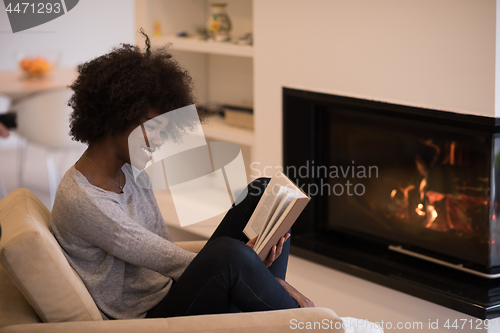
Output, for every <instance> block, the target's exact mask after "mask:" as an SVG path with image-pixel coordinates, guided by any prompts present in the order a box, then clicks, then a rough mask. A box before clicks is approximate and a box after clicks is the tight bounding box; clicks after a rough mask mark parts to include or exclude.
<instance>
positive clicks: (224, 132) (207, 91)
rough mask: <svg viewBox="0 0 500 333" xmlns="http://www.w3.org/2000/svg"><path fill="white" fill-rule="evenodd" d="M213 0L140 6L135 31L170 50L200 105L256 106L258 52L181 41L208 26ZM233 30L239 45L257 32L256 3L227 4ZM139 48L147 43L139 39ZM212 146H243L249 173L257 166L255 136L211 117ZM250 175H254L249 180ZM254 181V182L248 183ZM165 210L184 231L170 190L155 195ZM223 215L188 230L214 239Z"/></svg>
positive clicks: (143, 1)
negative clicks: (255, 58)
mask: <svg viewBox="0 0 500 333" xmlns="http://www.w3.org/2000/svg"><path fill="white" fill-rule="evenodd" d="M215 2H217V1H215V0H214V1H211V0H136V27H137V29H136V30H138V29H139V28H141V27H142V28H144V30H145V31H146V33H147V34H148V35H149V36H150V37H151V44H152V46H153V47H164V46H165V45H167V44H170V49H171V51H172V53H173V55H174V57H175V58H176V59H177V60H178V61H179V63H180V64H181V65H182V66H183V67H184V68H186V69H187V70H188V71H189V73H190V75H191V77H192V78H193V81H194V93H195V95H196V98H197V100H198V103H200V104H206V103H217V104H236V105H249V104H253V55H254V48H253V46H249V45H238V44H235V43H227V42H223V43H220V42H209V41H202V40H199V39H198V38H196V37H176V34H177V33H179V32H181V31H185V32H187V33H188V34H189V35H190V36H194V35H195V31H196V28H198V27H200V26H205V24H206V21H207V19H208V16H209V12H210V4H211V3H215ZM224 2H225V3H227V5H228V6H227V12H228V15H229V16H230V18H231V20H232V24H233V30H232V35H233V37H234V39H236V38H238V37H240V36H242V35H244V34H245V33H248V32H251V31H252V30H253V19H252V0H225V1H224ZM155 22H159V23H160V26H161V33H162V36H161V37H153V36H154V33H153V26H154V23H155ZM137 43H138V45H141V44H143V43H144V41H143V38H142V37H141V36H139V35H138V39H137ZM203 131H204V133H205V136H206V138H207V140H208V141H225V142H233V143H236V144H238V145H239V146H240V148H241V151H242V153H243V158H244V160H245V165H246V168H247V174H249V172H250V164H251V162H252V160H253V158H252V149H253V145H254V133H253V131H252V130H247V129H243V128H238V127H234V126H229V125H227V124H226V123H225V122H224V119H223V118H221V117H210V118H208V119H207V121H206V123H205V124H204V125H203ZM249 175H250V174H249ZM249 180H251V178H250V177H249ZM155 196H156V199H157V201H158V204H159V206H160V210H161V212H162V215H163V217H164V219H165V222H166V223H167V224H168V225H171V226H174V227H178V228H179V227H180V224H179V221H178V219H177V215H176V213H175V207H174V205H173V200H172V197H171V195H170V192H169V191H168V190H155ZM222 217H223V215H220V216H216V217H214V218H212V219H210V220H207V221H205V222H202V223H197V224H195V225H192V226H188V227H184V228H182V229H183V230H186V231H189V232H191V233H194V234H197V235H201V236H203V237H209V236H210V235H211V234H212V232H213V231H214V230H215V228H216V227H217V225H218V224H219V222H220V220H221V219H222Z"/></svg>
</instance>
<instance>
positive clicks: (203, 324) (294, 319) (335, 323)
mask: <svg viewBox="0 0 500 333" xmlns="http://www.w3.org/2000/svg"><path fill="white" fill-rule="evenodd" d="M315 322H316V323H319V324H316V328H317V330H318V331H321V332H338V333H344V329H343V328H342V319H340V318H339V317H338V316H337V315H336V314H335V312H333V311H332V310H330V309H327V308H303V309H289V310H276V311H265V312H246V313H237V314H218V315H204V316H187V317H174V318H161V319H131V320H107V321H86V322H82V321H80V322H67V323H50V324H42V323H40V324H23V325H14V326H7V327H4V328H2V329H1V330H0V333H22V332H23V333H24V332H30V333H49V332H50V333H66V332H74V333H87V332H88V333H111V332H121V333H136V332H137V333H142V332H150V333H159V332H161V333H180V332H211V333H232V332H242V333H255V332H259V333H266V332H269V333H280V332H290V331H293V330H294V329H293V327H294V325H295V324H294V323H297V325H299V323H312V325H314V323H315ZM295 329H298V327H296V328H295ZM307 331H310V330H307Z"/></svg>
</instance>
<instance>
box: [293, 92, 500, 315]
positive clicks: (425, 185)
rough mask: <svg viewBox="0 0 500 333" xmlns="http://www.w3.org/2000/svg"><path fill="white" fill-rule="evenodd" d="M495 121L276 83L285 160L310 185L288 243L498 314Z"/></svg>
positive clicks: (414, 290) (349, 268)
mask: <svg viewBox="0 0 500 333" xmlns="http://www.w3.org/2000/svg"><path fill="white" fill-rule="evenodd" d="M499 130H500V126H497V121H496V119H495V118H489V117H480V116H471V115H462V114H456V113H452V112H443V111H437V110H429V109H422V108H415V107H408V106H402V105H395V104H388V103H381V102H374V101H368V100H361V99H355V98H348V97H341V96H334V95H326V94H320V93H314V92H307V91H300V90H294V89H288V88H284V89H283V166H284V171H285V173H286V174H287V175H288V176H289V177H290V178H291V179H292V180H294V181H295V182H296V183H297V184H298V185H299V186H301V188H302V189H303V190H304V191H305V192H306V193H309V194H310V195H311V197H312V200H311V203H310V204H309V206H308V207H307V208H306V210H305V211H304V213H303V214H302V215H301V216H300V218H299V220H298V221H297V222H296V223H295V225H294V227H293V229H292V231H293V237H292V249H291V251H292V253H294V254H297V255H300V256H303V257H306V258H308V259H311V260H315V261H318V262H320V263H323V264H326V265H329V266H332V267H334V268H337V269H340V270H343V271H345V272H348V273H351V274H354V275H356V276H359V277H363V278H366V279H369V280H371V281H374V282H376V283H380V284H382V285H385V286H388V287H391V288H395V289H397V290H400V291H403V292H407V293H409V294H411V295H414V296H417V297H421V298H424V299H426V300H429V301H433V302H435V303H438V304H441V305H444V306H448V307H450V308H453V309H455V310H458V311H462V312H465V313H467V314H470V315H473V316H476V317H479V318H483V319H486V318H493V317H497V316H499V315H500V248H499V244H500V235H499V231H498V227H497V216H498V209H499V204H498V198H497V197H496V196H495V193H496V189H497V188H500V187H497V182H498V179H499V177H498V176H499V174H498V172H499V165H498V163H499V162H500V157H499V150H500V141H499V140H500V139H499V136H500V135H499V134H497V132H499ZM422 258H423V259H422ZM424 259H425V260H424Z"/></svg>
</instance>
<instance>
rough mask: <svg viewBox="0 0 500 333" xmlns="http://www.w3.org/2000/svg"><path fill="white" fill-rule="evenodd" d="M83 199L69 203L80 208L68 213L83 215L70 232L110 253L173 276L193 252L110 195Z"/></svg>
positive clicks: (177, 274)
mask: <svg viewBox="0 0 500 333" xmlns="http://www.w3.org/2000/svg"><path fill="white" fill-rule="evenodd" d="M86 199H87V200H85V203H83V202H80V204H79V205H78V206H77V207H76V206H75V205H73V207H74V209H75V208H76V209H78V210H81V211H80V212H78V214H72V215H73V216H84V217H85V219H82V220H78V221H73V223H71V232H72V233H73V234H75V235H76V236H78V237H80V238H82V239H84V240H86V241H87V242H89V243H90V244H92V245H94V246H97V247H99V248H101V249H103V250H104V251H106V252H108V253H109V254H111V255H112V256H115V257H116V258H119V259H120V260H123V261H125V262H127V263H130V264H132V265H134V266H139V267H144V268H147V269H150V270H153V271H156V272H158V273H160V274H162V275H164V276H167V277H171V278H173V279H174V280H177V279H178V278H179V277H180V276H181V274H182V273H183V272H184V270H185V268H186V267H187V266H188V265H189V263H190V262H191V260H192V259H193V258H194V257H195V256H196V254H195V253H192V252H189V251H186V250H183V249H181V248H180V247H178V246H177V245H175V244H174V243H172V242H171V241H169V240H167V239H165V238H163V237H162V236H160V235H158V234H156V233H154V232H152V231H150V230H148V229H147V228H145V227H144V226H143V225H141V224H140V223H139V222H138V221H135V220H133V219H132V218H130V217H129V216H128V215H127V214H126V213H125V212H124V211H123V208H122V207H121V205H120V204H119V203H118V202H116V201H114V200H113V199H112V198H109V197H106V196H102V197H99V198H96V199H95V200H92V199H90V198H86ZM161 222H162V223H164V222H163V221H161Z"/></svg>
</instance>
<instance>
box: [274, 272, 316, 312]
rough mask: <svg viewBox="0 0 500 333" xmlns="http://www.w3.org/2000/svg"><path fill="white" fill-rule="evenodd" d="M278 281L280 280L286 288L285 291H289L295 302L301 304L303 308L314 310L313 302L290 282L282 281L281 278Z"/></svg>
mask: <svg viewBox="0 0 500 333" xmlns="http://www.w3.org/2000/svg"><path fill="white" fill-rule="evenodd" d="M276 280H278V282H279V283H280V284H281V285H282V286H283V288H285V290H286V291H288V293H289V294H290V296H292V297H293V298H295V300H296V301H297V302H298V303H299V305H300V307H301V308H314V307H315V306H314V303H313V301H311V300H310V299H309V298H307V297H306V296H304V295H302V294H301V293H300V292H299V291H298V290H297V289H295V288H294V287H292V286H291V285H290V284H289V283H288V282H286V281H285V280H283V279H280V278H276Z"/></svg>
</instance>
